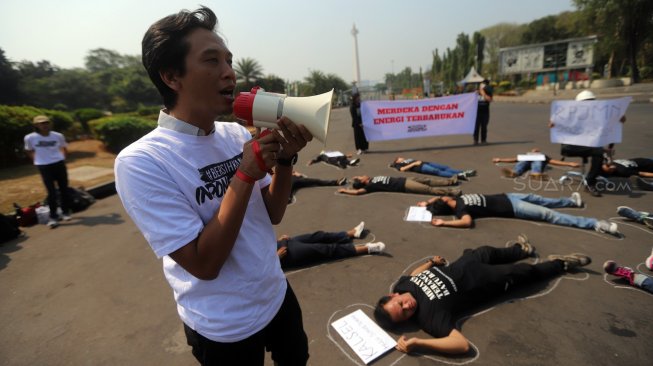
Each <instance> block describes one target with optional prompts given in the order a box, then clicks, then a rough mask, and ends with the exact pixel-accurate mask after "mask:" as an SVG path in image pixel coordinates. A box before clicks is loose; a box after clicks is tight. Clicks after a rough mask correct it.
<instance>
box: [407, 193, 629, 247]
mask: <svg viewBox="0 0 653 366" xmlns="http://www.w3.org/2000/svg"><path fill="white" fill-rule="evenodd" d="M417 206H420V207H426V208H427V209H428V210H429V211H430V212H431V214H432V215H433V216H443V215H454V216H456V219H454V220H443V219H439V218H435V217H434V218H433V219H432V220H431V225H433V226H439V227H455V228H468V227H472V225H473V224H474V219H476V218H481V217H505V218H517V219H524V220H533V221H546V222H548V223H550V224H553V225H561V226H571V227H577V228H581V229H589V230H592V229H593V230H596V231H598V232H600V233H608V234H612V235H615V236H619V231H618V229H619V228H618V227H617V224H616V223H614V222H608V221H605V220H597V219H595V218H592V217H582V216H574V215H569V214H564V213H561V212H558V211H554V210H552V208H564V207H578V208H580V207H583V200H582V199H581V197H580V194H579V193H578V192H574V193H572V194H571V197H560V198H547V197H542V196H539V195H536V194H532V193H530V194H525V193H500V194H478V193H473V194H464V195H462V196H460V197H458V198H451V197H433V198H431V199H429V200H428V201H423V202H418V203H417Z"/></svg>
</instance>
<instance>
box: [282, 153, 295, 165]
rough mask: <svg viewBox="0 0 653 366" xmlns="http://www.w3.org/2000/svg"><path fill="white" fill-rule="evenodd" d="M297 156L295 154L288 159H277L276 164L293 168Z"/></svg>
mask: <svg viewBox="0 0 653 366" xmlns="http://www.w3.org/2000/svg"><path fill="white" fill-rule="evenodd" d="M298 157H299V156H298V155H297V154H295V155H293V156H291V157H290V159H277V164H279V165H283V166H293V165H295V164H297V158H298Z"/></svg>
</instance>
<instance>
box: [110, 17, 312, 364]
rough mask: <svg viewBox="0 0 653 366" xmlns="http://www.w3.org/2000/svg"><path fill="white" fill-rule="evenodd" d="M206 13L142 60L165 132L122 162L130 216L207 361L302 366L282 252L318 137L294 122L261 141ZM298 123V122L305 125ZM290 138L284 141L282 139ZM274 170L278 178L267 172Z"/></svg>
mask: <svg viewBox="0 0 653 366" xmlns="http://www.w3.org/2000/svg"><path fill="white" fill-rule="evenodd" d="M216 26H217V17H216V15H215V13H213V11H211V10H210V9H209V8H206V7H201V8H199V9H197V10H195V11H187V10H182V11H180V12H178V13H176V14H172V15H169V16H167V17H164V18H162V19H160V20H159V21H157V22H156V23H154V24H153V25H152V26H150V28H149V29H148V30H147V31H146V33H145V35H144V36H143V41H142V50H143V52H142V55H143V56H142V59H143V60H142V61H143V65H144V67H145V69H146V70H147V72H148V75H149V77H150V79H151V80H152V82H153V83H154V84H155V86H156V87H157V89H158V91H159V93H160V94H161V96H162V98H163V104H164V105H165V108H164V109H163V110H161V112H160V114H159V120H158V126H157V128H155V129H154V130H153V131H152V132H150V133H148V134H147V135H145V136H143V137H142V138H141V139H139V140H138V141H136V142H134V143H133V144H131V145H130V146H128V147H127V148H125V149H123V150H122V151H121V152H120V154H119V155H118V157H117V158H116V163H115V176H116V190H117V192H118V195H119V196H120V199H121V201H122V204H123V205H124V207H125V210H126V211H127V213H128V214H129V216H130V217H131V218H132V220H133V221H134V222H135V223H136V225H137V226H138V228H139V229H140V230H141V232H142V233H143V235H144V236H145V238H146V240H147V242H148V243H149V245H150V246H151V247H152V250H153V251H154V253H155V254H156V256H157V257H158V258H161V259H162V260H163V271H164V273H165V277H166V279H167V280H168V283H169V285H170V287H171V288H172V290H173V292H174V299H175V301H176V302H177V311H178V313H179V316H180V318H181V320H182V323H183V326H184V332H185V334H186V340H187V342H188V344H189V345H190V346H191V348H192V353H193V356H195V358H196V359H197V360H198V361H199V362H200V363H201V364H202V365H216V364H228V365H261V366H262V365H263V364H264V362H265V351H266V349H267V350H268V351H269V352H271V354H272V360H274V361H275V362H277V363H279V364H282V365H305V364H306V362H307V360H308V357H309V354H308V339H307V336H306V333H305V332H304V327H303V320H302V312H301V308H300V306H299V302H298V301H297V298H296V297H295V294H294V292H293V290H292V288H291V287H290V284H289V283H288V281H287V279H286V277H285V275H284V273H283V271H282V270H281V265H280V263H279V259H278V257H277V253H276V237H275V233H274V228H273V226H272V225H274V224H277V223H279V222H281V220H282V219H283V216H284V214H285V211H286V207H287V204H288V196H289V195H290V181H291V173H292V169H293V168H292V166H293V164H294V162H296V159H297V157H296V154H297V153H298V152H299V151H300V150H302V149H303V148H304V147H305V146H306V144H307V143H308V142H309V141H311V139H312V135H311V133H310V132H309V131H308V130H307V129H306V128H305V127H304V126H303V125H299V124H295V123H294V122H293V121H291V120H290V119H288V118H286V117H281V118H280V119H279V121H278V122H277V125H278V126H279V128H280V131H281V132H279V130H271V131H272V132H271V133H268V134H266V135H262V134H259V132H260V130H258V131H257V133H256V135H255V136H254V138H252V136H251V134H250V132H249V131H248V130H247V129H246V128H245V127H243V126H241V125H238V124H237V123H228V122H219V121H216V119H217V118H218V117H219V116H221V115H229V114H231V113H232V111H233V104H234V90H235V88H236V74H235V72H234V69H233V67H232V61H233V55H232V53H231V52H230V51H229V49H228V48H227V46H226V44H225V42H224V40H223V39H222V38H221V37H220V36H219V35H218V34H217V33H216ZM297 122H300V121H297ZM281 133H283V135H282V134H281ZM271 168H274V170H275V174H274V175H273V176H272V177H271V176H270V175H269V174H268V173H267V172H268V171H269V170H270V169H271Z"/></svg>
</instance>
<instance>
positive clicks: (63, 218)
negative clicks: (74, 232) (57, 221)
mask: <svg viewBox="0 0 653 366" xmlns="http://www.w3.org/2000/svg"><path fill="white" fill-rule="evenodd" d="M72 218H73V217H72V216H70V215H68V214H63V215H61V219H62V220H63V221H70V220H72Z"/></svg>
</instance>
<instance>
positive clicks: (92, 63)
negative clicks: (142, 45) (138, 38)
mask: <svg viewBox="0 0 653 366" xmlns="http://www.w3.org/2000/svg"><path fill="white" fill-rule="evenodd" d="M85 60H86V63H85V65H86V69H87V70H88V71H90V72H97V71H103V70H108V69H119V68H122V67H126V66H130V65H132V66H133V62H134V56H123V55H121V54H119V53H118V52H116V51H112V50H107V49H105V48H96V49H93V50H90V51H89V52H88V55H86V57H85Z"/></svg>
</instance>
